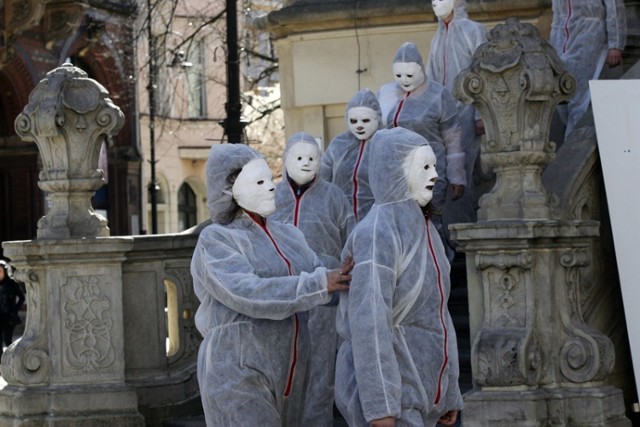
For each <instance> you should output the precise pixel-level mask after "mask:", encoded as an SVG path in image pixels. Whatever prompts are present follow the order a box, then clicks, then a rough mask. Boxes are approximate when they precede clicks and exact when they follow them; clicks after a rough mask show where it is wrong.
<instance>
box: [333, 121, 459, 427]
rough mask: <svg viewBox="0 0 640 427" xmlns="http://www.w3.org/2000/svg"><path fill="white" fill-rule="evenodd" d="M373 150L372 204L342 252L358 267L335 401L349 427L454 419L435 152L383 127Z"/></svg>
mask: <svg viewBox="0 0 640 427" xmlns="http://www.w3.org/2000/svg"><path fill="white" fill-rule="evenodd" d="M370 156H371V157H370V162H371V163H370V166H371V168H370V171H371V174H370V176H369V180H370V183H371V189H372V191H373V194H374V196H375V203H374V205H373V207H372V208H371V210H370V212H369V214H368V215H367V216H366V217H365V218H364V219H363V220H362V221H361V222H359V223H358V224H357V225H356V227H355V228H354V230H353V232H352V233H351V234H350V236H349V238H348V240H347V244H346V246H345V249H344V251H343V256H352V257H353V260H354V261H355V266H354V268H353V272H352V274H353V279H352V281H351V287H350V291H349V293H348V294H342V295H341V296H340V305H339V307H338V320H337V329H338V334H339V335H340V337H341V339H342V341H341V344H340V348H339V350H338V360H337V364H336V404H337V406H338V408H339V409H340V411H341V413H342V414H343V416H344V417H345V418H346V420H347V422H348V423H349V425H350V426H351V427H356V426H358V427H359V426H369V425H371V426H395V425H403V426H434V425H435V424H436V423H437V422H440V423H442V424H444V425H453V424H454V423H455V421H456V419H457V414H458V411H459V410H460V409H461V408H462V396H461V394H460V388H459V385H458V376H459V369H458V353H457V344H456V335H455V331H454V328H453V322H452V320H451V316H450V314H449V311H448V309H447V300H448V298H449V288H450V285H449V268H450V267H449V262H448V260H447V257H446V255H445V251H444V247H443V245H442V242H441V240H440V239H439V237H438V235H437V232H436V229H435V227H434V225H433V223H432V222H431V220H430V219H429V209H428V203H429V202H430V200H431V198H432V196H433V189H434V186H435V182H436V180H437V178H438V174H437V172H436V156H435V153H434V152H433V150H432V149H431V146H430V145H429V143H428V142H427V141H426V140H425V139H424V138H423V137H421V136H420V135H418V134H416V133H414V132H411V131H409V130H406V129H402V128H395V129H390V130H380V131H378V133H376V135H375V136H374V138H373V140H372V141H371V152H370Z"/></svg>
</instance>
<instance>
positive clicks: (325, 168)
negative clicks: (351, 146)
mask: <svg viewBox="0 0 640 427" xmlns="http://www.w3.org/2000/svg"><path fill="white" fill-rule="evenodd" d="M331 144H333V141H331V143H330V144H329V146H327V151H326V152H324V153H323V154H322V160H321V161H320V173H319V175H320V178H321V179H324V180H325V181H327V182H333V150H332V149H331Z"/></svg>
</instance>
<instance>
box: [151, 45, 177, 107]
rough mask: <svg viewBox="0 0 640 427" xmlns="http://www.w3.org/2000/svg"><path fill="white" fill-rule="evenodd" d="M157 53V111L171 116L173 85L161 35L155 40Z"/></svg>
mask: <svg viewBox="0 0 640 427" xmlns="http://www.w3.org/2000/svg"><path fill="white" fill-rule="evenodd" d="M154 42H155V51H156V52H155V54H156V73H157V74H156V89H155V101H156V102H155V107H156V109H155V111H156V114H157V115H159V116H161V117H169V115H170V114H171V102H172V99H171V98H172V91H173V85H172V84H171V80H170V78H169V71H168V68H167V61H166V58H165V56H166V46H165V43H164V41H163V40H161V38H160V37H157V38H156V39H155V40H154Z"/></svg>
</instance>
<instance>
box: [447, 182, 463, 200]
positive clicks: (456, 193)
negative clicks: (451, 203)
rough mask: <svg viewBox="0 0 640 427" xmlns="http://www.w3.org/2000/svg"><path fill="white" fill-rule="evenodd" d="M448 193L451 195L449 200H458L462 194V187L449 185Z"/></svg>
mask: <svg viewBox="0 0 640 427" xmlns="http://www.w3.org/2000/svg"><path fill="white" fill-rule="evenodd" d="M449 192H450V193H451V200H458V199H459V198H460V197H462V195H463V194H464V185H459V184H449Z"/></svg>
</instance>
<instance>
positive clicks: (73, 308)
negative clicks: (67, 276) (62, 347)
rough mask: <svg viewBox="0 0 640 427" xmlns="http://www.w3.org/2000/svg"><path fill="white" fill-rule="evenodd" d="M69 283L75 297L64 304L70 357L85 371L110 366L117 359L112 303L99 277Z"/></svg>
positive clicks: (83, 278) (78, 367)
mask: <svg viewBox="0 0 640 427" xmlns="http://www.w3.org/2000/svg"><path fill="white" fill-rule="evenodd" d="M68 286H69V288H70V289H69V290H70V291H71V293H69V294H68V295H72V297H71V298H69V300H68V301H67V302H66V303H65V304H64V311H65V325H66V327H67V330H68V331H69V347H68V348H67V360H68V361H69V363H70V364H71V365H72V366H73V367H74V368H75V369H79V370H82V371H85V372H91V371H96V370H99V369H103V368H106V367H108V366H110V365H111V364H112V363H113V360H114V353H113V347H112V344H111V339H112V337H111V329H112V327H113V320H112V319H111V314H110V312H111V303H110V301H109V300H108V298H107V297H106V296H105V295H103V294H102V291H101V290H100V287H99V285H98V283H97V279H96V278H95V277H89V278H86V277H82V278H73V279H72V280H71V281H70V283H69V285H68ZM71 288H75V289H71Z"/></svg>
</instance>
